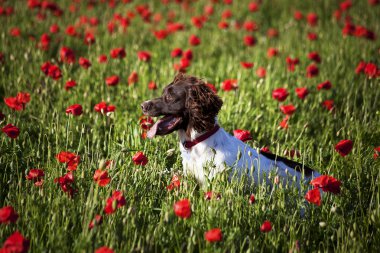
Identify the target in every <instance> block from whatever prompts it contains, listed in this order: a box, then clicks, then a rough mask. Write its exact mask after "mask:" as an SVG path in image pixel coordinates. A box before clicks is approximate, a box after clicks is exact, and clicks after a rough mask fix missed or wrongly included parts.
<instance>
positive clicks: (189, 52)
mask: <svg viewBox="0 0 380 253" xmlns="http://www.w3.org/2000/svg"><path fill="white" fill-rule="evenodd" d="M183 59H187V60H189V61H191V60H192V59H193V51H192V50H191V49H188V50H185V51H184V52H183Z"/></svg>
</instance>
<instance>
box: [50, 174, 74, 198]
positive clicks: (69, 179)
mask: <svg viewBox="0 0 380 253" xmlns="http://www.w3.org/2000/svg"><path fill="white" fill-rule="evenodd" d="M54 183H57V184H59V186H60V187H61V189H62V191H63V192H66V193H67V194H69V196H70V197H72V196H74V193H75V192H76V190H75V189H74V187H73V185H74V175H73V173H72V172H71V171H69V172H68V173H66V174H65V175H63V176H62V177H58V178H56V179H54Z"/></svg>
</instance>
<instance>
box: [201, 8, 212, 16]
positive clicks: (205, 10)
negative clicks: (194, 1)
mask: <svg viewBox="0 0 380 253" xmlns="http://www.w3.org/2000/svg"><path fill="white" fill-rule="evenodd" d="M203 12H204V14H206V15H207V16H211V15H212V14H214V7H213V6H212V5H206V6H205V7H204V8H203Z"/></svg>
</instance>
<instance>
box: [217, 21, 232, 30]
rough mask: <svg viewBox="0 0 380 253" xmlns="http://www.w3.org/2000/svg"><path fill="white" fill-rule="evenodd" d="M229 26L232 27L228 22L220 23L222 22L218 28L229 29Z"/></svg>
mask: <svg viewBox="0 0 380 253" xmlns="http://www.w3.org/2000/svg"><path fill="white" fill-rule="evenodd" d="M229 26H230V25H229V24H228V22H226V21H220V22H219V23H218V27H219V28H220V29H227V28H228V27H229Z"/></svg>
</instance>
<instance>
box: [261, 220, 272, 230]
mask: <svg viewBox="0 0 380 253" xmlns="http://www.w3.org/2000/svg"><path fill="white" fill-rule="evenodd" d="M271 230H272V223H270V221H268V220H266V221H264V223H263V224H262V225H261V227H260V231H261V232H263V233H268V232H270V231H271Z"/></svg>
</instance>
